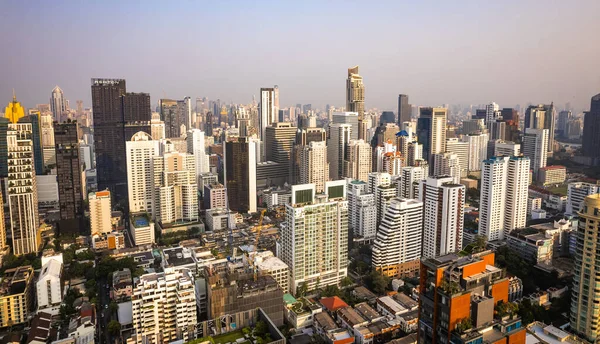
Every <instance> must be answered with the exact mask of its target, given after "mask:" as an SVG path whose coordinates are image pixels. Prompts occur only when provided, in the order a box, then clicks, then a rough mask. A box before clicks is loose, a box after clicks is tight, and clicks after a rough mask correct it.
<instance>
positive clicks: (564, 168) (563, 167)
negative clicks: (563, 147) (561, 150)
mask: <svg viewBox="0 0 600 344" xmlns="http://www.w3.org/2000/svg"><path fill="white" fill-rule="evenodd" d="M566 169H567V168H566V167H565V166H562V165H552V166H546V167H541V168H540V170H543V171H548V170H566Z"/></svg>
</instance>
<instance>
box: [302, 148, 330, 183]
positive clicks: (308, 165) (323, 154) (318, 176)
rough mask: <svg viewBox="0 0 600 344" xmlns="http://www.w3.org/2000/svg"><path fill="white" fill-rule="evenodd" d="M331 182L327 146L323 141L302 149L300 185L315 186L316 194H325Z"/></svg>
mask: <svg viewBox="0 0 600 344" xmlns="http://www.w3.org/2000/svg"><path fill="white" fill-rule="evenodd" d="M328 180H329V162H328V161H327V146H326V145H325V142H323V141H312V142H310V143H309V144H308V145H305V146H301V147H300V184H314V185H315V188H316V192H318V193H322V192H325V182H326V181H328Z"/></svg>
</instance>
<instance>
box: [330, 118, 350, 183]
mask: <svg viewBox="0 0 600 344" xmlns="http://www.w3.org/2000/svg"><path fill="white" fill-rule="evenodd" d="M351 132H352V125H350V124H339V123H334V124H332V125H331V126H329V136H328V139H327V159H328V160H329V179H331V180H338V179H341V178H342V176H343V173H344V157H345V152H346V146H347V145H348V142H350V135H351Z"/></svg>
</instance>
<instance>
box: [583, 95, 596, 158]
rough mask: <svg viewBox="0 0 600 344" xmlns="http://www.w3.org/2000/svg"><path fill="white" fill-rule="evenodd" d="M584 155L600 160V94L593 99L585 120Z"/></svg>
mask: <svg viewBox="0 0 600 344" xmlns="http://www.w3.org/2000/svg"><path fill="white" fill-rule="evenodd" d="M583 155H584V156H588V157H594V158H600V93H599V94H596V95H595V96H593V97H592V101H591V104H590V111H587V112H586V113H585V117H584V119H583Z"/></svg>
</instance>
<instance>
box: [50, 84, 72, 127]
mask: <svg viewBox="0 0 600 344" xmlns="http://www.w3.org/2000/svg"><path fill="white" fill-rule="evenodd" d="M67 110H68V109H67V100H66V99H65V94H64V93H63V90H61V88H60V87H58V86H56V87H54V89H52V94H51V95H50V111H52V115H53V116H54V120H55V121H57V122H63V121H66V120H67Z"/></svg>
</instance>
